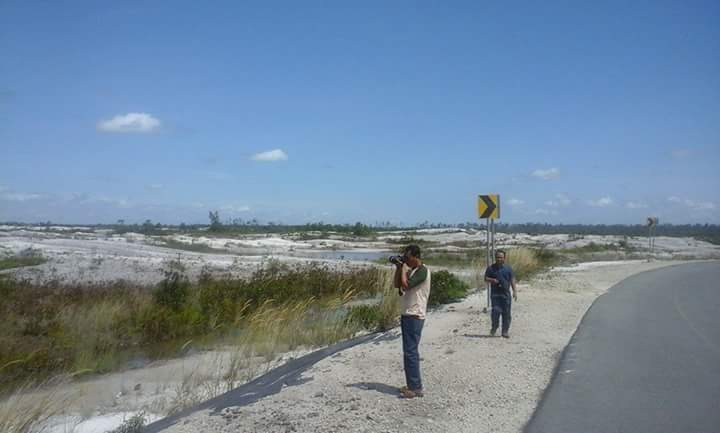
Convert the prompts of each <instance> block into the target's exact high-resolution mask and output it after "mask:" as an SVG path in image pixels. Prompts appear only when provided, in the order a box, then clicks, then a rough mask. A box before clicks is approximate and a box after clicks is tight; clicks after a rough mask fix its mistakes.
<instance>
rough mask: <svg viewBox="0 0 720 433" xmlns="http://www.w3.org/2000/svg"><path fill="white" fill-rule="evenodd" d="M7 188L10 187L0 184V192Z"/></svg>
mask: <svg viewBox="0 0 720 433" xmlns="http://www.w3.org/2000/svg"><path fill="white" fill-rule="evenodd" d="M9 189H10V188H8V187H6V186H2V185H0V192H3V191H7V190H9Z"/></svg>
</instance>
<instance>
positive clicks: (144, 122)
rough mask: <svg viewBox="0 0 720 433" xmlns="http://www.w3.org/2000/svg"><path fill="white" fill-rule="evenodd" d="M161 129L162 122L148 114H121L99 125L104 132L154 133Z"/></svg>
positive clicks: (99, 129)
mask: <svg viewBox="0 0 720 433" xmlns="http://www.w3.org/2000/svg"><path fill="white" fill-rule="evenodd" d="M159 127H160V121H159V120H158V119H156V118H154V117H153V116H152V115H150V114H147V113H128V114H120V115H117V116H115V117H113V118H112V119H109V120H101V121H100V122H98V124H97V129H98V131H102V132H152V131H155V130H156V129H158V128H159Z"/></svg>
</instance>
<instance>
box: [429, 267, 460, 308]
mask: <svg viewBox="0 0 720 433" xmlns="http://www.w3.org/2000/svg"><path fill="white" fill-rule="evenodd" d="M431 281H432V285H431V288H430V299H428V306H437V305H440V304H449V303H450V302H455V301H458V300H460V299H462V298H464V297H465V296H466V295H467V292H468V291H469V290H470V286H468V285H467V284H466V283H465V282H463V281H462V280H460V279H459V278H458V277H456V276H455V275H453V274H451V273H450V272H448V271H437V272H433V273H432V279H431Z"/></svg>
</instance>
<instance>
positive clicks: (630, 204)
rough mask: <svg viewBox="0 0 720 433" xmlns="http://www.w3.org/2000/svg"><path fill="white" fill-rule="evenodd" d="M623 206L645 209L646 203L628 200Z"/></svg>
mask: <svg viewBox="0 0 720 433" xmlns="http://www.w3.org/2000/svg"><path fill="white" fill-rule="evenodd" d="M625 207H626V208H628V209H647V207H648V205H646V204H645V203H641V202H635V201H629V202H627V203H625Z"/></svg>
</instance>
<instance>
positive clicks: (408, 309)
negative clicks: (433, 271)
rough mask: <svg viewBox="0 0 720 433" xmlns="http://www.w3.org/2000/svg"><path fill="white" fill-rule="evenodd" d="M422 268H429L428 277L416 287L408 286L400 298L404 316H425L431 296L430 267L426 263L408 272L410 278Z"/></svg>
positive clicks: (422, 317) (421, 317)
mask: <svg viewBox="0 0 720 433" xmlns="http://www.w3.org/2000/svg"><path fill="white" fill-rule="evenodd" d="M422 268H425V269H426V270H427V278H425V280H424V281H421V282H420V283H418V284H417V285H416V286H415V287H410V288H408V289H407V290H406V291H405V294H404V295H403V296H402V299H401V300H400V311H401V314H402V315H403V316H418V317H419V318H420V319H424V318H425V313H426V312H427V303H428V298H429V297H430V269H427V267H426V266H425V265H421V266H418V267H417V268H415V269H411V270H410V271H409V272H408V280H410V278H411V277H412V276H413V275H414V274H415V273H416V272H417V271H418V270H420V269H422Z"/></svg>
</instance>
